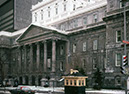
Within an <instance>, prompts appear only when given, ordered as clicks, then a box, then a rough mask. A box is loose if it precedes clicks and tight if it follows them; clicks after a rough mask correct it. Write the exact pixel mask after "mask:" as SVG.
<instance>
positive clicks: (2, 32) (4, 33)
mask: <svg viewBox="0 0 129 94" xmlns="http://www.w3.org/2000/svg"><path fill="white" fill-rule="evenodd" d="M26 29H27V27H26V28H23V29H21V30H18V31H15V32H12V33H11V32H8V31H1V32H0V36H7V37H13V36H16V35H20V34H22V33H24V32H25V31H26Z"/></svg>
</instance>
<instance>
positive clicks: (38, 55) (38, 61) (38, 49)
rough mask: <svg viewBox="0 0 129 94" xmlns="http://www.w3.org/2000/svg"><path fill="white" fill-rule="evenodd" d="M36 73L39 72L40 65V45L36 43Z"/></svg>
mask: <svg viewBox="0 0 129 94" xmlns="http://www.w3.org/2000/svg"><path fill="white" fill-rule="evenodd" d="M36 60H37V71H39V64H40V43H39V42H38V43H37V59H36Z"/></svg>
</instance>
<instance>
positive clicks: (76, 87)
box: [63, 69, 88, 94]
mask: <svg viewBox="0 0 129 94" xmlns="http://www.w3.org/2000/svg"><path fill="white" fill-rule="evenodd" d="M63 78H64V86H65V94H85V87H86V78H88V77H87V76H83V75H82V74H80V73H79V71H78V70H73V69H71V70H70V74H69V75H68V76H63Z"/></svg>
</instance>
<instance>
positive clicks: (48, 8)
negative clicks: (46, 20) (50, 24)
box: [48, 7, 50, 17]
mask: <svg viewBox="0 0 129 94" xmlns="http://www.w3.org/2000/svg"><path fill="white" fill-rule="evenodd" d="M48 17H50V7H48Z"/></svg>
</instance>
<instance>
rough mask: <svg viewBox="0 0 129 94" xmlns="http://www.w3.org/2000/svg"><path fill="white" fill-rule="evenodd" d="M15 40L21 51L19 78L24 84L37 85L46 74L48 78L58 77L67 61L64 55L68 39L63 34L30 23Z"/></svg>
mask: <svg viewBox="0 0 129 94" xmlns="http://www.w3.org/2000/svg"><path fill="white" fill-rule="evenodd" d="M31 35H32V36H31ZM17 42H18V43H19V53H21V54H20V55H19V58H20V59H19V62H18V63H19V64H18V65H19V72H21V73H22V74H21V78H20V79H22V80H21V81H22V82H24V84H27V83H29V84H30V85H34V84H35V85H39V84H40V83H39V82H40V81H39V80H41V78H46V76H49V77H50V79H59V78H60V76H59V74H58V73H63V71H65V67H64V66H65V65H66V62H68V59H67V57H66V55H65V54H67V51H66V50H68V48H67V47H68V46H67V45H68V43H67V42H68V40H67V38H66V36H65V34H64V35H63V34H60V33H59V32H57V31H55V30H54V31H53V30H51V29H46V28H42V27H38V26H35V25H31V26H30V27H29V28H28V29H27V30H26V31H25V32H24V33H23V34H22V35H21V36H20V37H19V38H18V40H17ZM58 57H62V58H60V59H59V58H58ZM39 76H40V78H39ZM26 78H27V79H26ZM28 79H29V80H28ZM23 80H24V81H23ZM27 81H30V82H27ZM22 82H20V83H21V84H22Z"/></svg>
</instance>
